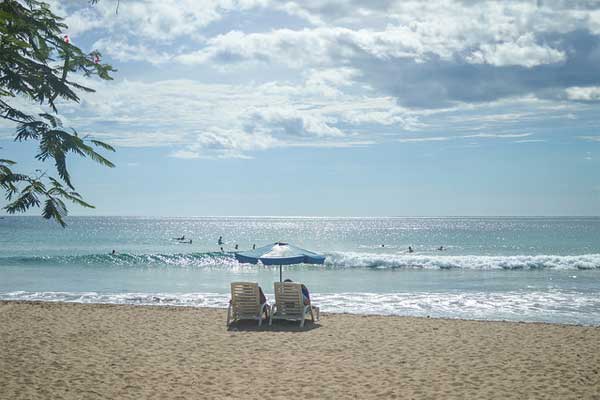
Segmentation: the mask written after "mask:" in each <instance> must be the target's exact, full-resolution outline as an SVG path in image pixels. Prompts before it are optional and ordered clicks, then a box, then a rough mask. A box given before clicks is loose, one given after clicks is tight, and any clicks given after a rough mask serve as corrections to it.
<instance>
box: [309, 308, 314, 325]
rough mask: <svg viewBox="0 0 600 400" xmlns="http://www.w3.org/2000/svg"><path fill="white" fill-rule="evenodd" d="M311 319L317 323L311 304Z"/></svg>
mask: <svg viewBox="0 0 600 400" xmlns="http://www.w3.org/2000/svg"><path fill="white" fill-rule="evenodd" d="M310 319H311V320H312V323H313V324H314V323H315V314H313V307H312V306H310Z"/></svg>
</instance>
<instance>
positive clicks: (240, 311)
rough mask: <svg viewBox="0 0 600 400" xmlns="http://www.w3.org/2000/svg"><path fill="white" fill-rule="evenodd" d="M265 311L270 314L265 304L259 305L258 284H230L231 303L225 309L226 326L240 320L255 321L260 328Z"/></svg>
mask: <svg viewBox="0 0 600 400" xmlns="http://www.w3.org/2000/svg"><path fill="white" fill-rule="evenodd" d="M265 310H267V312H269V313H270V311H271V307H270V306H269V304H267V303H266V302H265V303H264V304H260V292H259V289H258V283H255V282H232V283H231V301H230V302H229V308H228V309H227V326H229V325H230V324H231V323H232V322H235V321H239V320H242V319H253V320H257V321H258V326H261V325H262V317H263V314H264V312H265Z"/></svg>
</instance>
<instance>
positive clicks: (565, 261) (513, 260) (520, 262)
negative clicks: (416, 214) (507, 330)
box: [326, 252, 600, 270]
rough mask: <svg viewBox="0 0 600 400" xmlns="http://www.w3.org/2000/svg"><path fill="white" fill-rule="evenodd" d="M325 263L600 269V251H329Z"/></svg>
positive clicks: (420, 266) (390, 266)
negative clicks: (503, 253)
mask: <svg viewBox="0 0 600 400" xmlns="http://www.w3.org/2000/svg"><path fill="white" fill-rule="evenodd" d="M326 264H327V265H330V266H335V267H338V268H344V267H354V268H356V267H363V268H381V269H386V268H407V269H478V270H493V269H509V270H519V269H527V270H532V269H544V268H549V269H600V254H583V255H576V256H556V255H535V256H527V255H523V256H474V255H471V256H469V255H466V256H445V255H444V256H441V255H435V256H433V255H413V254H393V253H387V254H373V253H354V252H345V253H331V254H328V256H327V260H326Z"/></svg>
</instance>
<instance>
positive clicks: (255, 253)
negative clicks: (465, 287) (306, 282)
mask: <svg viewBox="0 0 600 400" xmlns="http://www.w3.org/2000/svg"><path fill="white" fill-rule="evenodd" d="M235 258H236V259H237V260H238V261H239V262H241V263H251V264H256V263H258V262H259V261H260V262H262V263H263V264H264V265H279V280H280V281H281V278H282V274H281V266H282V265H290V264H302V263H304V264H323V263H324V262H325V256H322V255H321V254H317V253H314V252H312V251H308V250H304V249H301V248H300V247H296V246H293V245H291V244H289V243H283V242H276V243H273V244H269V245H267V246H263V247H259V248H257V249H254V250H248V251H240V252H238V253H235Z"/></svg>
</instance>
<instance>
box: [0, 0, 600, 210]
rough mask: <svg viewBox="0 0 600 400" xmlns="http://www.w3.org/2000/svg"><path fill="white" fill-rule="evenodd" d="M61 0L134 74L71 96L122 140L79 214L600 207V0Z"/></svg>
mask: <svg viewBox="0 0 600 400" xmlns="http://www.w3.org/2000/svg"><path fill="white" fill-rule="evenodd" d="M51 4H52V7H53V8H54V10H55V11H56V12H57V13H58V14H59V15H63V16H65V18H66V23H67V24H68V25H69V29H68V30H67V31H66V32H65V34H68V35H69V36H70V38H71V40H72V42H73V43H75V44H76V45H78V46H80V47H82V48H83V49H85V50H90V51H91V50H93V49H98V50H100V51H101V52H102V54H103V61H104V62H108V63H111V64H112V65H113V66H114V67H115V68H117V69H118V70H119V71H118V72H117V73H115V75H114V77H115V80H114V81H112V82H99V81H96V80H89V79H86V78H83V77H80V78H78V79H79V80H81V81H82V82H84V83H86V84H88V85H90V86H92V87H94V88H95V89H96V90H97V91H96V93H93V94H89V95H88V94H86V95H82V101H81V103H80V104H68V103H62V104H60V105H59V111H60V116H61V118H62V119H63V120H64V122H65V124H66V125H69V126H73V127H74V128H76V129H77V130H78V131H80V132H82V133H87V134H91V135H92V136H94V137H96V138H99V139H102V140H105V141H107V142H109V143H111V144H113V145H115V146H116V147H117V148H118V152H117V153H116V154H115V155H111V157H112V159H113V160H114V161H115V163H116V164H117V168H116V169H113V170H107V169H106V168H101V167H97V166H95V165H93V164H92V163H90V162H87V161H83V162H82V161H79V160H73V161H72V164H71V165H72V169H73V172H74V179H75V183H76V186H77V188H78V190H79V191H80V192H82V193H83V194H84V195H85V197H86V198H87V199H88V200H90V201H91V202H92V203H94V204H95V205H96V206H97V208H96V209H95V210H92V211H89V210H81V209H78V208H76V207H74V208H73V209H72V211H73V213H74V214H100V215H171V216H172V215H182V216H186V215H316V216H320V215H331V216H384V215H411V216H413V215H423V216H432V215H600V176H599V174H598V171H600V168H599V167H600V117H599V116H598V115H599V113H598V106H599V104H600V69H599V68H598V65H600V40H599V39H600V4H599V3H598V2H592V1H590V2H584V1H538V2H535V1H506V2H484V1H482V2H473V1H466V0H465V1H441V0H433V1H428V2H412V1H391V0H389V1H388V0H381V1H371V2H358V1H352V0H348V1H341V0H320V1H310V0H308V1H301V2H300V1H271V0H239V1H234V0H214V1H191V0H190V1H168V0H152V1H134V0H128V1H121V4H120V6H119V12H118V14H115V6H116V2H114V1H110V0H102V1H101V2H100V3H99V4H97V5H95V6H91V5H89V4H88V3H87V2H81V1H72V2H69V1H60V2H59V1H53V2H51ZM17 101H19V104H21V105H22V106H24V107H30V108H35V107H37V106H35V105H31V104H27V103H26V102H25V101H24V100H17ZM12 132H14V128H13V127H11V125H10V124H8V123H5V122H0V138H1V139H0V146H1V147H3V150H0V151H2V152H3V154H5V153H6V154H8V155H9V156H10V157H8V158H13V159H16V160H17V161H19V162H20V168H21V170H22V171H25V172H28V171H31V170H33V169H35V168H37V167H38V166H37V165H35V164H34V163H32V162H31V161H30V158H31V155H32V154H33V151H34V149H33V147H32V146H30V145H28V144H14V143H11V142H10V137H11V135H12ZM48 167H50V166H48Z"/></svg>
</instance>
